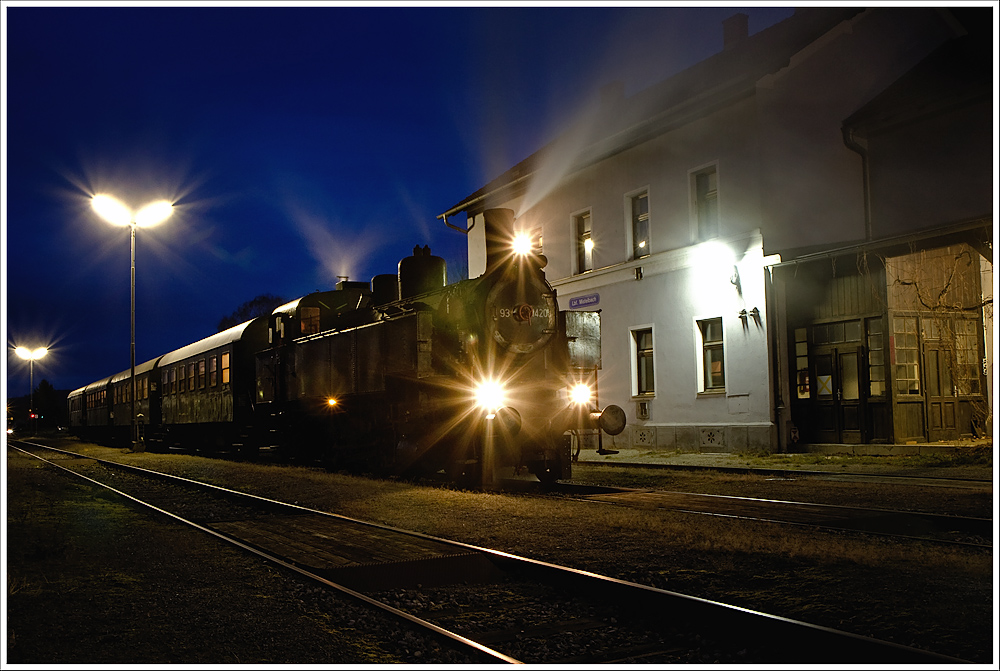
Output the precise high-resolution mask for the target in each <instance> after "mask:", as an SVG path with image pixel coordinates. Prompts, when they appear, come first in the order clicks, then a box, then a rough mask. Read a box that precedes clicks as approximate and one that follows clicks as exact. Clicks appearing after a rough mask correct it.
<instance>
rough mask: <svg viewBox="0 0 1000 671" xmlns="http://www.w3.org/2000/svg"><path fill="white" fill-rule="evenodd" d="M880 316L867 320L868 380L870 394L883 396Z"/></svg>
mask: <svg viewBox="0 0 1000 671" xmlns="http://www.w3.org/2000/svg"><path fill="white" fill-rule="evenodd" d="M883 348H884V345H883V343H882V318H881V317H875V318H874V319H869V320H868V381H869V392H868V393H869V395H870V396H885V354H884V349H883Z"/></svg>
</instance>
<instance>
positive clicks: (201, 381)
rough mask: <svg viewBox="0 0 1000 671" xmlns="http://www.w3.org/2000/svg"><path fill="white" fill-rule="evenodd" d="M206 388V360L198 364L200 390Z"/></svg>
mask: <svg viewBox="0 0 1000 671" xmlns="http://www.w3.org/2000/svg"><path fill="white" fill-rule="evenodd" d="M204 388H205V360H204V359H202V360H201V361H199V362H198V389H204Z"/></svg>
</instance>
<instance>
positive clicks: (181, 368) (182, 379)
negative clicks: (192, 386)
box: [177, 365, 187, 394]
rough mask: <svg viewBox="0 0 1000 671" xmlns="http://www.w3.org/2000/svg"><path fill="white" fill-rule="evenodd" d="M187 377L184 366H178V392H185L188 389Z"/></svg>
mask: <svg viewBox="0 0 1000 671" xmlns="http://www.w3.org/2000/svg"><path fill="white" fill-rule="evenodd" d="M185 380H186V378H185V377H184V366H183V365H181V366H178V367H177V393H178V394H180V393H183V392H185V391H187V384H185Z"/></svg>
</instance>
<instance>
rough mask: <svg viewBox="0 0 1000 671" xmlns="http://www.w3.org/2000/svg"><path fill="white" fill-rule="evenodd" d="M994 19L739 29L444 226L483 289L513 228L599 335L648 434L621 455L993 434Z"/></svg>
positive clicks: (550, 148)
mask: <svg viewBox="0 0 1000 671" xmlns="http://www.w3.org/2000/svg"><path fill="white" fill-rule="evenodd" d="M991 11H992V10H991V9H990V8H980V9H976V8H972V9H968V8H966V9H941V8H930V7H919V8H901V7H882V8H874V9H865V8H860V7H840V8H809V9H798V10H796V12H795V14H794V15H793V16H792V17H790V18H788V19H786V20H784V21H782V22H780V23H778V24H775V25H774V26H772V27H770V28H767V29H765V30H762V31H760V32H758V33H756V34H754V35H749V34H748V25H747V17H746V15H743V14H736V15H734V16H732V17H730V18H729V19H727V20H726V21H725V22H723V26H722V32H723V35H724V48H723V50H722V51H721V52H719V53H717V54H715V55H714V56H712V57H710V58H708V59H706V60H704V61H702V62H700V63H697V64H696V65H694V66H692V67H690V68H688V69H686V70H684V71H681V72H679V73H677V74H676V75H674V76H672V77H670V78H669V79H667V80H665V81H663V82H661V83H659V84H657V85H655V86H652V87H650V88H648V89H646V90H643V91H640V92H638V93H636V94H634V95H632V96H629V97H626V96H625V95H624V87H623V86H622V85H620V84H611V85H608V86H606V87H605V88H604V89H603V90H602V91H601V95H600V96H599V99H598V100H596V101H595V102H594V104H593V106H592V107H591V108H590V109H588V110H585V111H584V113H583V114H582V115H581V117H580V119H579V120H578V121H577V122H576V123H575V124H574V125H573V126H572V127H570V128H568V129H567V130H566V131H565V132H564V133H563V134H562V135H561V136H560V137H558V138H557V139H555V140H554V141H553V142H552V143H550V144H549V145H547V146H545V147H542V148H541V149H539V150H538V151H537V152H536V153H534V154H533V155H531V156H529V157H528V158H527V159H525V160H524V161H522V162H521V163H519V164H517V165H515V166H513V167H511V168H510V169H509V170H508V171H507V172H505V173H504V174H502V175H500V176H499V177H498V178H496V179H495V180H493V181H492V182H490V183H489V184H486V185H484V186H483V187H482V188H481V189H479V190H478V191H476V192H475V193H472V194H470V195H469V196H467V197H466V198H464V199H462V200H461V201H460V202H458V203H457V204H455V205H454V206H453V207H451V208H449V209H448V210H447V211H446V212H444V213H442V214H441V215H439V218H442V219H444V221H445V222H446V223H448V224H449V225H451V226H453V227H455V226H456V224H455V222H456V221H461V222H462V223H461V224H460V225H459V226H458V227H460V228H462V230H463V231H464V232H465V233H466V234H467V236H468V253H469V275H470V277H476V276H478V275H479V274H481V273H482V272H483V270H484V268H485V263H486V237H487V230H486V228H487V227H486V224H485V222H484V217H483V211H484V210H486V209H490V208H496V207H506V208H510V209H512V210H514V212H515V214H516V216H517V219H516V226H517V227H518V228H519V229H520V230H522V231H524V232H525V233H527V234H529V235H531V237H532V239H533V241H534V245H535V248H536V251H538V252H541V253H544V255H545V256H546V257H547V259H548V265H547V267H546V274H547V276H548V278H549V281H550V282H551V283H552V285H553V287H555V289H556V291H557V296H558V300H559V304H560V308H561V309H564V310H565V309H571V310H572V309H587V310H594V309H597V310H600V311H601V318H602V367H601V370H600V373H599V377H598V380H599V393H600V397H601V401H602V403H615V404H618V405H620V406H622V407H623V408H625V409H626V411H627V414H628V430H627V431H625V432H624V433H623V434H621V435H620V436H617V437H615V438H613V439H612V438H611V437H609V436H605V437H604V439H605V445H609V444H611V443H613V444H616V445H619V446H628V447H643V446H646V447H650V448H661V449H678V450H683V451H711V452H720V451H729V452H735V451H744V450H766V451H789V450H795V449H796V445H804V444H817V443H836V444H860V445H863V444H885V445H901V444H907V443H915V442H918V443H921V442H933V441H939V440H956V439H960V438H963V437H972V436H975V435H980V434H984V433H986V432H991V431H992V409H991V408H992V405H991V398H992V388H991V386H990V385H991V381H992V347H991V341H992V284H993V279H992V260H993V256H992V255H993V251H992V250H993V248H992V241H993V202H994V200H993V199H994V192H993V184H994V175H993V147H994V143H993V133H994V128H993V123H994V121H995V119H994V117H993V108H992V102H993V89H992V60H993V36H992V32H991V25H992V15H991ZM463 215H464V221H462V219H460V217H462V216H463ZM449 220H450V221H449Z"/></svg>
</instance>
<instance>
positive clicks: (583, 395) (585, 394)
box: [569, 382, 591, 405]
mask: <svg viewBox="0 0 1000 671" xmlns="http://www.w3.org/2000/svg"><path fill="white" fill-rule="evenodd" d="M590 396H591V391H590V387H589V386H588V385H586V384H583V383H582V382H581V383H580V384H578V385H576V386H574V387H573V388H571V389H570V390H569V398H570V400H571V401H573V403H575V404H577V405H588V404H589V403H590Z"/></svg>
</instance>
